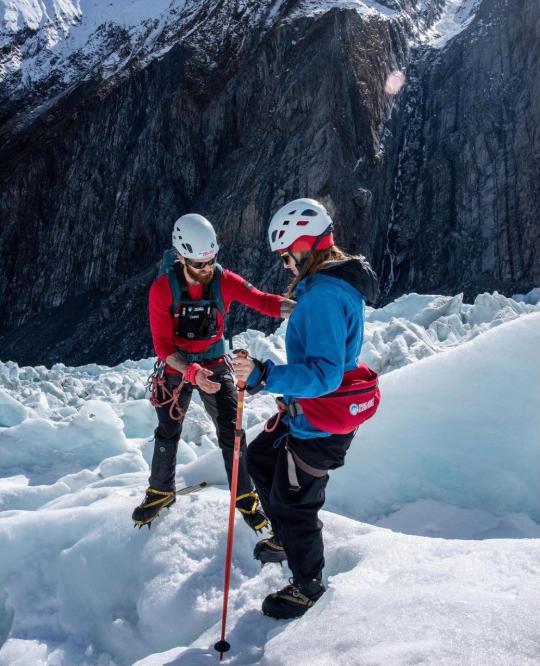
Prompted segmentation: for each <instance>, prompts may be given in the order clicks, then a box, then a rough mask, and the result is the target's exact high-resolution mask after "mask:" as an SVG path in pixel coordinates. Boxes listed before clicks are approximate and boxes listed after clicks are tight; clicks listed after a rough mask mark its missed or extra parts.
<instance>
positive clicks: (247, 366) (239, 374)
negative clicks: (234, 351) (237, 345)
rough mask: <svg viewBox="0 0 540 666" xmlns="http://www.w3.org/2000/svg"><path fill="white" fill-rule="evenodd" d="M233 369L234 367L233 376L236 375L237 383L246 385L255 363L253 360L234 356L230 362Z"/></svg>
mask: <svg viewBox="0 0 540 666" xmlns="http://www.w3.org/2000/svg"><path fill="white" fill-rule="evenodd" d="M232 364H233V367H234V374H235V375H236V379H237V380H238V381H239V382H244V383H246V381H247V378H248V377H249V376H250V374H251V373H252V371H253V369H254V368H255V363H254V362H253V359H251V358H249V356H248V357H244V356H235V357H234V358H233V361H232Z"/></svg>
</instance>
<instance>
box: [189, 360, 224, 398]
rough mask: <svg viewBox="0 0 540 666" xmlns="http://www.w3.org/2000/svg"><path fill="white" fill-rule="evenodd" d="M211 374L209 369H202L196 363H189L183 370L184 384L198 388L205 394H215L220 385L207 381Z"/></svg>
mask: <svg viewBox="0 0 540 666" xmlns="http://www.w3.org/2000/svg"><path fill="white" fill-rule="evenodd" d="M213 374H214V373H213V372H212V370H210V369H209V368H203V367H202V366H200V365H199V364H198V363H190V364H189V365H187V366H186V369H185V370H184V379H185V380H186V382H189V383H190V384H193V385H194V386H198V387H199V388H200V389H201V391H204V392H205V393H217V392H218V391H219V389H220V388H221V384H218V383H217V382H212V381H210V379H208V378H209V377H210V375H213Z"/></svg>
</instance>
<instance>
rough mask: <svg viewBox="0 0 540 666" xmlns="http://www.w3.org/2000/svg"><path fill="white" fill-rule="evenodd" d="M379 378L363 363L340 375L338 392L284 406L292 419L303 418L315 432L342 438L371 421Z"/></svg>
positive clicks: (376, 404) (377, 401)
mask: <svg viewBox="0 0 540 666" xmlns="http://www.w3.org/2000/svg"><path fill="white" fill-rule="evenodd" d="M378 384H379V376H378V374H377V373H376V372H375V371H374V370H372V369H371V368H369V367H368V366H367V365H366V364H365V363H361V364H360V366H359V367H358V368H354V370H349V371H348V372H346V373H345V374H344V375H343V381H342V382H341V385H340V386H339V388H337V389H336V390H335V391H333V392H332V393H328V394H327V395H321V396H319V397H318V398H296V399H295V400H294V402H292V403H290V404H289V405H287V412H288V413H289V414H290V415H291V416H293V417H294V416H298V415H299V414H303V415H304V416H305V417H306V419H307V421H308V422H309V423H310V425H312V426H313V427H314V428H317V429H318V430H323V431H324V432H329V433H332V434H333V435H345V434H347V433H349V432H352V431H353V430H355V429H356V428H357V427H358V426H359V425H360V424H362V423H364V421H367V420H368V419H370V418H371V417H372V416H373V415H374V414H375V412H376V411H377V407H378V406H379V402H380V400H381V393H380V391H379V387H378Z"/></svg>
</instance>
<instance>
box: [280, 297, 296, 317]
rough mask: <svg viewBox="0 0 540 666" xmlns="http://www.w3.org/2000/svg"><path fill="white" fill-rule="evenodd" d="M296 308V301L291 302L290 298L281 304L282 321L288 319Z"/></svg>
mask: <svg viewBox="0 0 540 666" xmlns="http://www.w3.org/2000/svg"><path fill="white" fill-rule="evenodd" d="M295 307H296V301H291V299H290V298H286V299H285V300H284V301H282V303H281V307H280V309H279V314H280V315H281V318H282V319H288V318H289V317H290V316H291V314H292V311H293V310H294V308H295Z"/></svg>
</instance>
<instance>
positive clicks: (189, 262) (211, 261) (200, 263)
mask: <svg viewBox="0 0 540 666" xmlns="http://www.w3.org/2000/svg"><path fill="white" fill-rule="evenodd" d="M185 262H186V264H187V265H188V266H191V268H194V269H195V270H196V271H200V270H202V269H203V268H206V267H207V266H213V265H214V264H215V263H216V258H215V257H212V259H209V260H208V261H192V260H191V259H188V258H187V257H186V258H185Z"/></svg>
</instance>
